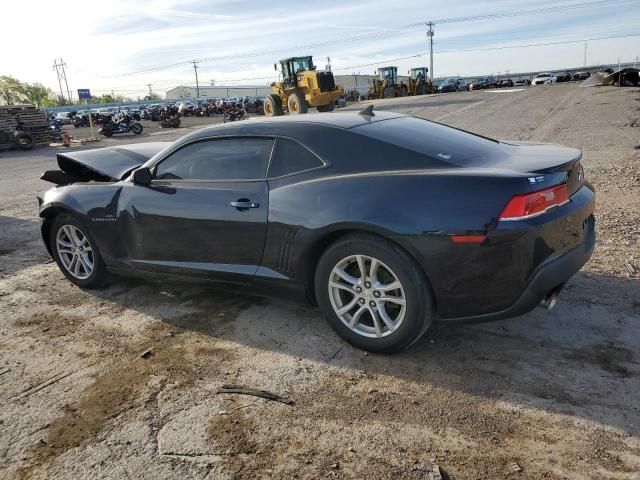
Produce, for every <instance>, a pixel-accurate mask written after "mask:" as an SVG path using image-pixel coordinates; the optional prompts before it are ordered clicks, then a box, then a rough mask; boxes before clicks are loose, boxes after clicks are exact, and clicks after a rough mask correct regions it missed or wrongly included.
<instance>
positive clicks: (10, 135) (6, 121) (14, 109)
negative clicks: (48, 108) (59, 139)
mask: <svg viewBox="0 0 640 480" xmlns="http://www.w3.org/2000/svg"><path fill="white" fill-rule="evenodd" d="M16 130H18V131H20V133H25V134H27V135H28V136H29V137H30V138H31V144H30V145H31V146H33V145H43V144H44V145H48V144H49V143H51V141H52V140H53V139H52V135H51V131H50V129H49V121H48V120H47V117H46V115H45V114H44V113H43V112H41V111H40V110H38V109H37V108H36V107H34V106H33V105H3V106H0V149H6V148H10V147H12V146H14V145H15V138H16V137H15V132H16Z"/></svg>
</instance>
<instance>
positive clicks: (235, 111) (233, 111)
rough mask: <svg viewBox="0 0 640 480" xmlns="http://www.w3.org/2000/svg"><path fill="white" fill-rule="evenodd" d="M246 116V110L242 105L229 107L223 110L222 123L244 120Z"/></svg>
mask: <svg viewBox="0 0 640 480" xmlns="http://www.w3.org/2000/svg"><path fill="white" fill-rule="evenodd" d="M246 118H247V112H245V110H244V108H242V107H235V108H230V109H228V110H227V111H226V112H224V118H223V120H224V123H227V122H235V121H238V120H244V119H246Z"/></svg>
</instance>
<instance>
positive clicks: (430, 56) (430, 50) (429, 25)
mask: <svg viewBox="0 0 640 480" xmlns="http://www.w3.org/2000/svg"><path fill="white" fill-rule="evenodd" d="M427 25H428V27H429V30H427V37H428V38H429V77H430V78H431V81H432V82H433V22H431V21H429V23H427Z"/></svg>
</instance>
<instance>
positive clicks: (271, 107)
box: [264, 93, 283, 117]
mask: <svg viewBox="0 0 640 480" xmlns="http://www.w3.org/2000/svg"><path fill="white" fill-rule="evenodd" d="M264 114H265V116H267V117H279V116H281V115H282V114H283V111H282V99H281V98H280V95H276V94H275V93H271V94H269V95H267V96H266V97H265V99H264Z"/></svg>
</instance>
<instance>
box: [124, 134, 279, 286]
mask: <svg viewBox="0 0 640 480" xmlns="http://www.w3.org/2000/svg"><path fill="white" fill-rule="evenodd" d="M273 143H274V140H273V139H272V138H266V137H233V138H228V137H227V138H209V139H203V140H195V141H192V142H190V143H188V144H186V145H183V146H181V147H180V148H178V149H176V150H175V151H172V152H171V153H169V154H168V155H167V156H165V157H164V158H163V159H162V160H160V161H159V162H157V163H156V164H155V165H154V166H153V167H152V178H153V179H152V181H151V183H150V184H149V185H136V184H134V183H131V182H126V184H125V186H124V188H123V190H122V193H121V195H120V199H119V207H120V208H119V210H120V214H119V218H120V220H121V221H120V227H121V229H122V232H121V233H122V238H123V239H124V248H125V250H126V252H125V255H126V256H127V261H128V262H129V264H130V265H131V266H132V267H133V268H135V269H138V270H143V271H151V272H160V273H169V274H175V275H183V276H194V277H201V278H206V279H209V280H215V281H223V282H232V283H247V282H248V281H250V279H251V277H252V276H253V274H254V273H255V272H256V270H257V269H258V267H259V265H260V261H261V259H262V253H263V248H264V241H265V235H266V228H267V211H268V200H269V194H268V185H267V182H266V172H267V168H268V165H269V160H270V157H271V154H272V150H273Z"/></svg>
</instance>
